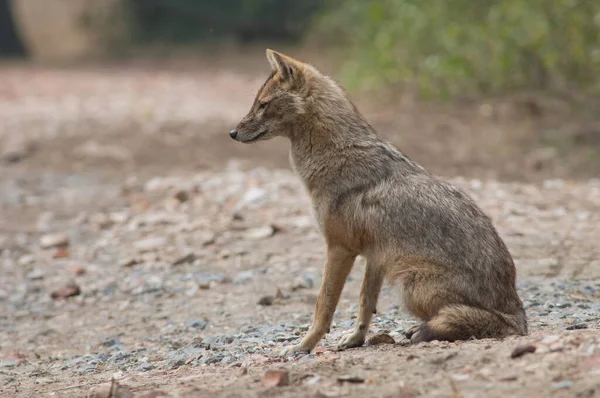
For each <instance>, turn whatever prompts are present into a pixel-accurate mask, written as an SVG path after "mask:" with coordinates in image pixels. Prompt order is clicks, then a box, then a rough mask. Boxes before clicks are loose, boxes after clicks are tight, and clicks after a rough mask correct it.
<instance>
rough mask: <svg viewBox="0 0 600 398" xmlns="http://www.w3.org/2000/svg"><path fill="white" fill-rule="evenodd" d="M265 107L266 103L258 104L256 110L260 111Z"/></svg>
mask: <svg viewBox="0 0 600 398" xmlns="http://www.w3.org/2000/svg"><path fill="white" fill-rule="evenodd" d="M267 105H268V102H260V103H259V104H258V110H259V111H262V110H263V109H265V108H266V107H267Z"/></svg>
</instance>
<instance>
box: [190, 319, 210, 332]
mask: <svg viewBox="0 0 600 398" xmlns="http://www.w3.org/2000/svg"><path fill="white" fill-rule="evenodd" d="M207 326H208V322H206V321H204V320H190V321H185V327H186V328H194V329H200V330H204V329H206V327H207Z"/></svg>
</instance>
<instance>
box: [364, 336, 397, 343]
mask: <svg viewBox="0 0 600 398" xmlns="http://www.w3.org/2000/svg"><path fill="white" fill-rule="evenodd" d="M379 344H396V340H394V338H393V337H392V336H390V335H389V334H387V333H377V334H375V335H373V336H371V337H370V338H369V339H368V340H367V346H374V345H379Z"/></svg>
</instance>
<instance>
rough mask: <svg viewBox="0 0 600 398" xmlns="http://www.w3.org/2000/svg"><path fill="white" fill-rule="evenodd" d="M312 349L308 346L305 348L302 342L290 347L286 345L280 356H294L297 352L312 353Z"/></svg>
mask: <svg viewBox="0 0 600 398" xmlns="http://www.w3.org/2000/svg"><path fill="white" fill-rule="evenodd" d="M310 351H311V350H309V349H308V348H304V347H302V346H301V345H300V344H296V345H291V346H288V347H285V348H284V349H283V350H281V351H280V352H279V356H280V357H289V356H292V355H294V354H296V353H299V352H301V353H304V354H310Z"/></svg>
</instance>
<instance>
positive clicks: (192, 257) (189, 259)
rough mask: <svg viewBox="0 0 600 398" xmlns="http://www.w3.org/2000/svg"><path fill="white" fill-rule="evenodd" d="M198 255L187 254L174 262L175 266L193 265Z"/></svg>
mask: <svg viewBox="0 0 600 398" xmlns="http://www.w3.org/2000/svg"><path fill="white" fill-rule="evenodd" d="M196 258H197V257H196V254H194V253H187V254H184V255H183V256H181V257H179V258H178V259H177V260H175V261H173V265H182V264H188V263H193V262H194V261H196Z"/></svg>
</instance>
